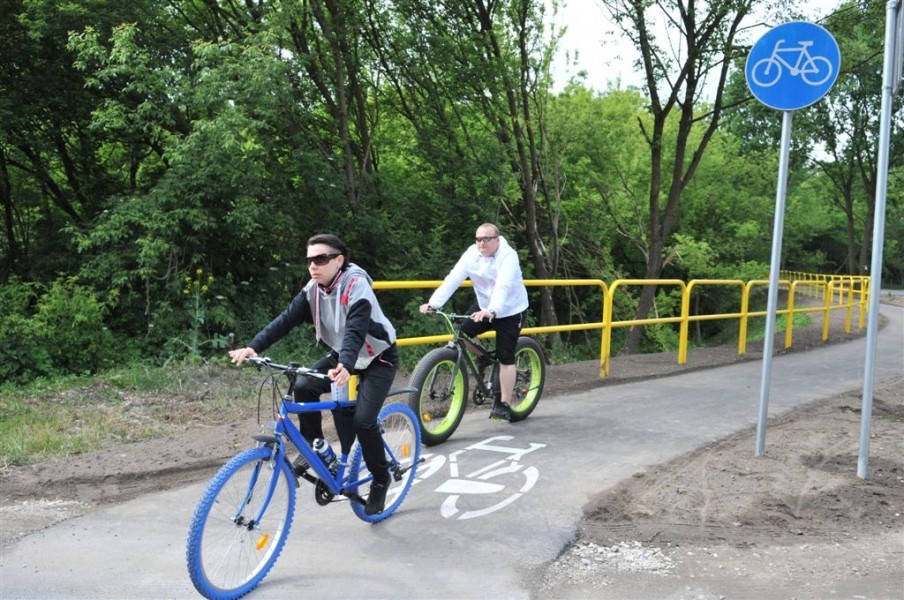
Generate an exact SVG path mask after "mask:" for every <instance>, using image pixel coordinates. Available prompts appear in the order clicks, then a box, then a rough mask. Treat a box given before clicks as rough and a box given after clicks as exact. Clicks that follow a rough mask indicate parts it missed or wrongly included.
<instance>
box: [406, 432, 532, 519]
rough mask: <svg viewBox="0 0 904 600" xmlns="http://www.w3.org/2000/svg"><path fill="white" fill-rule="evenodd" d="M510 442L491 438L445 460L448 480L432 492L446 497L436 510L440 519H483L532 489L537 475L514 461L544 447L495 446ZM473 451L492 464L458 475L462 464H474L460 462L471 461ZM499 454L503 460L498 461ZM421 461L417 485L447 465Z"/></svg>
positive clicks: (431, 458)
mask: <svg viewBox="0 0 904 600" xmlns="http://www.w3.org/2000/svg"><path fill="white" fill-rule="evenodd" d="M512 439H513V437H512V436H510V435H498V436H494V437H491V438H487V439H485V440H483V441H481V442H477V443H476V444H472V445H470V446H468V447H466V448H463V449H462V450H458V451H456V452H453V453H452V454H450V455H449V456H448V464H449V472H450V477H449V478H448V479H446V480H445V481H443V482H442V483H441V484H440V485H439V486H438V487H437V488H436V489H435V490H434V491H435V492H437V493H440V494H445V495H446V499H445V500H444V501H443V504H442V506H441V507H440V514H441V515H442V516H443V517H444V518H446V519H452V518H455V519H461V520H464V519H474V518H477V517H483V516H486V515H488V514H491V513H493V512H496V511H497V510H501V509H503V508H505V507H506V506H508V505H510V504H511V503H512V502H515V501H516V500H517V499H518V498H520V497H521V496H523V495H524V494H526V493H527V492H529V491H530V490H531V489H532V488H533V487H534V485H535V484H536V483H537V480H538V479H539V478H540V471H539V470H538V469H537V467H534V466H525V465H523V464H521V463H520V462H518V461H519V459H521V458H522V457H523V456H524V455H525V454H528V453H530V452H533V451H534V450H538V449H540V448H545V447H546V444H535V443H531V444H530V445H529V447H527V448H515V447H512V446H503V445H500V444H498V443H497V442H507V441H510V440H512ZM477 451H485V452H492V453H494V455H493V457H494V458H495V459H496V460H493V461H492V462H491V463H489V464H481V465H480V466H478V467H477V468H476V469H474V470H472V471H470V472H467V473H464V474H462V473H461V471H462V469H463V468H464V464H463V463H464V462H467V463H468V464H473V463H474V462H475V461H474V460H473V459H472V460H468V461H462V458H464V457H468V458H472V457H473V455H474V453H475V452H477ZM500 454H503V455H505V456H504V457H503V458H498V456H499V455H500ZM424 458H426V462H424V463H423V464H422V465H421V466H420V467H419V468H418V483H420V482H422V481H423V480H424V479H427V478H428V477H430V476H431V475H434V474H436V473H438V472H439V471H440V470H441V469H442V468H443V467H444V466H445V465H446V462H447V458H446V457H445V456H443V455H442V454H437V455H433V456H429V455H425V457H424Z"/></svg>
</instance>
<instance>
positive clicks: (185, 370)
mask: <svg viewBox="0 0 904 600" xmlns="http://www.w3.org/2000/svg"><path fill="white" fill-rule="evenodd" d="M259 381H260V376H259V375H258V374H256V373H254V372H253V371H252V370H250V369H236V368H234V367H230V366H226V365H225V364H214V363H211V364H207V365H202V366H197V365H176V366H169V367H166V368H159V367H150V366H146V365H137V366H131V367H124V368H120V369H116V370H114V371H110V372H108V373H104V374H101V375H96V376H92V377H72V378H63V379H57V380H53V381H50V380H41V381H37V382H34V383H32V384H31V385H29V386H28V387H27V388H15V387H12V386H3V387H2V388H0V467H5V466H8V465H10V464H28V463H33V462H37V461H40V460H45V459H48V458H53V457H56V456H66V455H70V454H78V453H83V452H91V451H94V450H99V449H101V448H103V447H104V446H105V445H107V444H112V443H122V442H137V441H141V440H146V439H151V438H155V437H160V436H165V435H169V434H172V433H175V432H178V431H185V430H188V429H190V428H192V427H195V426H197V425H198V424H201V423H203V424H205V425H219V424H224V423H231V422H234V421H236V420H240V419H245V418H248V417H249V416H252V415H253V414H255V411H256V408H257V383H259Z"/></svg>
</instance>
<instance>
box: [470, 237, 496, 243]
mask: <svg viewBox="0 0 904 600" xmlns="http://www.w3.org/2000/svg"><path fill="white" fill-rule="evenodd" d="M498 237H499V236H498V235H488V236H484V237H476V238H474V241H475V242H477V243H478V244H479V243H481V242H483V243H484V244H486V243H488V242H490V241H492V240H495V239H496V238H498Z"/></svg>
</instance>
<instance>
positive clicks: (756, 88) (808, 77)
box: [745, 21, 841, 456]
mask: <svg viewBox="0 0 904 600" xmlns="http://www.w3.org/2000/svg"><path fill="white" fill-rule="evenodd" d="M840 67H841V52H840V51H839V49H838V43H837V42H836V41H835V38H833V37H832V35H831V34H830V33H829V32H828V31H826V30H825V29H823V28H822V27H820V26H819V25H815V24H813V23H808V22H804V21H792V22H790V23H784V24H782V25H778V26H777V27H773V28H772V29H770V30H769V31H767V32H766V33H765V34H764V35H763V37H761V38H760V39H759V40H758V41H757V43H756V44H754V46H753V48H751V50H750V54H749V55H748V56H747V64H746V67H745V73H746V76H747V87H749V88H750V91H751V92H752V93H753V95H754V96H756V98H757V99H758V100H759V101H760V102H762V103H763V104H765V105H766V106H768V107H770V108H774V109H776V110H781V111H784V117H783V119H782V144H781V157H780V161H779V174H778V188H777V191H776V197H775V225H774V228H773V234H772V259H771V261H772V262H771V264H770V269H769V298H768V302H767V305H766V338H765V340H764V341H763V374H762V379H761V383H760V409H759V417H758V419H757V436H756V456H762V455H763V453H764V452H765V440H766V421H767V418H768V413H769V383H770V380H771V378H772V346H773V342H774V337H775V314H776V312H777V310H778V309H777V305H778V284H779V278H778V273H779V270H781V262H782V261H781V258H782V232H783V228H784V219H785V193H786V187H787V182H788V163H789V160H788V155H789V153H790V146H791V121H792V116H793V114H794V113H793V111H795V110H798V109H801V108H805V107H807V106H810V105H811V104H813V103H814V102H816V101H818V100H819V99H820V98H822V97H823V96H824V95H825V94H826V93H827V92H828V91H829V89H830V88H831V87H832V85H833V84H834V83H835V80H836V79H837V78H838V70H839V69H840Z"/></svg>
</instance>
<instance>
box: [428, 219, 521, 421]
mask: <svg viewBox="0 0 904 600" xmlns="http://www.w3.org/2000/svg"><path fill="white" fill-rule="evenodd" d="M474 241H475V244H474V245H473V246H470V247H469V248H468V249H467V250H465V252H464V253H463V254H462V255H461V258H459V259H458V262H457V263H455V266H454V267H452V270H451V271H450V272H449V274H448V275H446V278H445V279H444V280H443V283H442V284H441V285H440V286H439V287H438V288H436V290H435V291H434V292H433V295H432V296H430V300H428V301H427V303H426V304H422V305H421V306H420V311H421V312H422V313H427V312H429V311H430V310H431V309H433V308H441V307H442V306H443V304H445V303H446V302H447V301H448V300H449V298H451V297H452V294H453V293H455V290H457V289H458V287H459V286H460V285H461V284H462V282H463V281H464V280H465V279H470V280H471V283H472V284H473V286H474V293H475V294H476V296H477V305H476V306H473V307H472V311H473V312H472V314H471V319H472V320H471V322H469V323H465V324H464V326H463V327H462V331H463V332H464V333H466V334H467V335H469V336H477V335H480V334H481V333H484V332H485V331H489V330H490V329H493V330H495V331H496V358H497V360H498V361H499V388H500V397H499V398H494V399H493V408H492V410H491V411H490V418H493V419H501V420H503V421H511V419H512V409H511V401H512V392H513V390H514V388H515V376H516V371H515V346H516V345H517V343H518V336H519V335H520V334H521V328H522V327H523V326H524V323H525V319H526V318H527V306H528V300H527V288H526V287H524V280H523V278H522V275H521V265H520V263H519V262H518V253H517V252H515V250H514V249H513V248H512V247H511V246H510V245H509V244H508V242H507V241H506V239H505V238H504V237H502V236H501V235H500V233H499V228H498V227H497V226H496V225H494V224H492V223H484V224H483V225H481V226H480V227H478V228H477V234H476V236H475V240H474ZM469 312H471V311H469Z"/></svg>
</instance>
